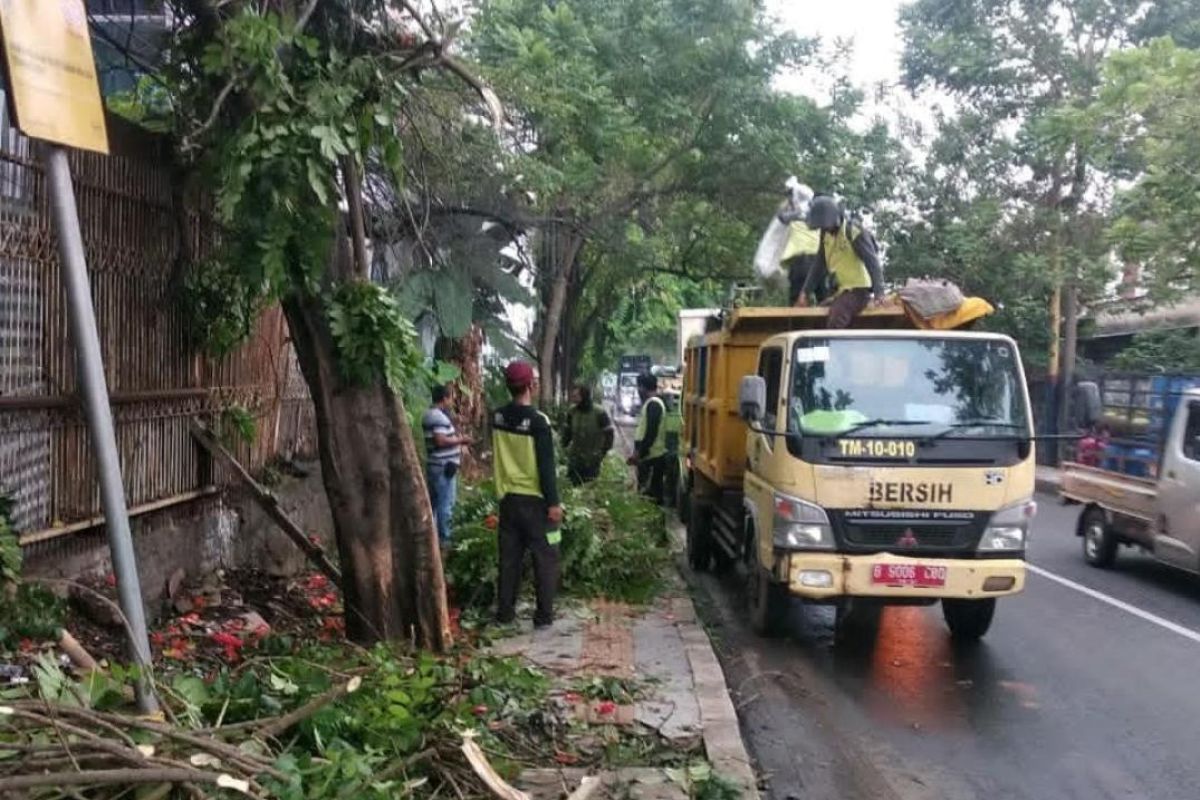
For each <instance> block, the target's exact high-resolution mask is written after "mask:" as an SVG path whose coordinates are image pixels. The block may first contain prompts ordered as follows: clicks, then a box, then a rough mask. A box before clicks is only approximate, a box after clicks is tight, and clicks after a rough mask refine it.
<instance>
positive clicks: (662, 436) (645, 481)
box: [628, 372, 667, 503]
mask: <svg viewBox="0 0 1200 800" xmlns="http://www.w3.org/2000/svg"><path fill="white" fill-rule="evenodd" d="M638 396H639V397H641V400H642V410H641V411H640V412H639V413H638V421H637V429H636V430H635V431H634V441H633V455H632V456H630V458H629V462H628V463H630V464H633V465H636V466H637V480H638V489H639V490H640V491H641V493H642V494H643V495H645V496H646V497H649V498H650V499H652V500H653V501H654V502H655V503H662V494H663V466H664V462H665V460H666V459H665V456H666V454H667V428H666V425H665V424H664V418H665V417H666V415H667V406H666V404H665V403H663V401H662V398H661V397H659V396H658V378H656V377H654V376H653V375H652V374H650V373H649V372H644V373H642V374H641V375H639V376H638Z"/></svg>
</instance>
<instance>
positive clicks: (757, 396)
mask: <svg viewBox="0 0 1200 800" xmlns="http://www.w3.org/2000/svg"><path fill="white" fill-rule="evenodd" d="M766 407H767V382H766V381H765V380H763V379H762V378H761V377H760V376H758V375H747V376H745V377H744V378H742V384H741V386H739V387H738V413H739V414H741V417H742V419H743V420H745V421H746V422H747V423H755V422H759V421H760V420H761V419H762V418H763V414H764V413H765V411H766Z"/></svg>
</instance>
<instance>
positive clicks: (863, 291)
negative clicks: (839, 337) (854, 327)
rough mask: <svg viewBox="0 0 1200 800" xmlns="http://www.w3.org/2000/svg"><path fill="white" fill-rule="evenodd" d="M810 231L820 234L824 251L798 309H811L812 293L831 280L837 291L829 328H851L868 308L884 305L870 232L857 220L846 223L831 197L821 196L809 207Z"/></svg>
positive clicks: (806, 283) (875, 247)
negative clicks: (830, 277)
mask: <svg viewBox="0 0 1200 800" xmlns="http://www.w3.org/2000/svg"><path fill="white" fill-rule="evenodd" d="M807 224H808V227H809V228H811V229H812V230H815V231H819V232H820V236H821V248H820V251H819V252H818V254H817V255H818V258H817V260H816V263H815V264H814V265H813V268H812V269H810V270H809V271H808V273H807V275H805V279H804V284H803V285H802V286H801V287H800V293H799V296H798V297H797V299H796V301H795V302H796V305H798V306H805V305H808V295H809V292H815V291H817V290H818V288H819V287H821V286H822V285H823V284H824V282H825V280H826V277H827V276H832V277H833V280H834V283H836V284H837V290H836V292H835V293H834V295H833V300H831V301H830V302H829V322H828V327H830V328H848V327H850V323H852V322H853V321H854V318H855V317H857V316H858V315H859V314H861V313H862V312H863V310H865V309H866V308H867V306H868V305H871V304H872V303H874V304H875V305H879V304H881V303H882V302H883V268H882V267H881V266H880V264H879V247H878V245H877V244H876V242H875V237H874V236H873V235H871V232H870V231H868V230H867V229H866V228H865V227H863V225H862V223H861V222H860V221H858V220H856V219H847V217H846V215H845V213H844V212H843V211H842V207H841V206H840V205H838V202H837V201H836V200H834V199H833V198H832V197H829V196H826V195H818V196H817V197H814V198H813V200H812V203H810V204H809V206H808V218H807Z"/></svg>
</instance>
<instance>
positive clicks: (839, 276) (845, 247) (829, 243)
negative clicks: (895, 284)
mask: <svg viewBox="0 0 1200 800" xmlns="http://www.w3.org/2000/svg"><path fill="white" fill-rule="evenodd" d="M860 235H862V229H861V228H858V227H856V226H853V225H851V224H850V223H849V222H843V223H842V227H841V229H840V230H838V232H837V233H836V234H834V235H833V236H830V235H829V234H827V233H826V234H822V235H821V243H822V245H823V246H824V248H825V266H826V268H827V269H828V270H829V272H830V273H832V274H833V277H834V280H836V281H837V293H838V294H841V293H842V292H845V291H848V290H850V289H870V288H871V273H870V272H868V271H867V265H866V264H864V263H863V260H862V259H861V258H859V257H858V253H855V252H854V240H855V239H857V238H858V237H859V236H860Z"/></svg>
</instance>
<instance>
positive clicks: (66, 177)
mask: <svg viewBox="0 0 1200 800" xmlns="http://www.w3.org/2000/svg"><path fill="white" fill-rule="evenodd" d="M42 161H43V163H44V164H45V165H46V183H47V186H48V187H49V193H50V211H51V215H52V216H53V218H54V231H55V233H56V234H57V237H58V259H59V263H60V265H61V267H62V276H63V290H64V292H65V293H66V296H67V316H68V318H69V320H70V324H71V340H72V341H73V342H74V343H75V364H76V367H77V369H78V372H79V392H80V395H81V396H82V400H83V411H84V416H85V417H86V418H87V423H88V433H89V434H90V437H91V440H92V451H93V453H94V454H95V457H96V473H97V478H98V479H99V481H100V500H101V502H102V504H103V506H104V522H105V527H106V528H107V529H108V549H109V552H110V553H111V555H112V562H113V573H114V574H115V575H116V578H117V594H118V596H119V598H120V601H121V611H122V612H123V613H124V614H125V618H126V619H127V620H128V622H129V629H130V634H131V635H132V637H133V639H132V641H130V642H129V647H130V650H131V653H130V655H132V656H133V660H134V663H136V664H137V665H138V666H139V667H141V668H143V669H146V668H148V667H149V666H150V640H149V637H148V636H147V634H146V613H145V609H144V608H143V606H142V586H141V579H140V578H139V577H138V571H137V557H136V556H135V555H134V552H133V535H132V533H131V532H130V530H129V510H128V509H127V508H126V506H125V486H124V484H123V482H122V480H121V459H120V457H119V456H118V454H117V436H116V432H115V430H114V428H113V419H112V409H111V408H110V407H109V404H108V382H107V381H106V380H105V377H104V361H103V358H102V356H101V353H100V334H99V332H98V330H97V328H96V311H95V309H94V308H92V289H91V285H90V282H89V281H88V274H87V259H86V257H85V256H84V251H83V236H82V235H81V234H80V227H79V212H78V210H77V209H76V206H75V189H74V187H73V186H72V185H71V168H70V165H69V164H68V163H67V151H66V150H64V149H63V148H61V147H57V146H55V145H52V144H47V143H43V144H42ZM147 677H148V676H146V675H143V676H142V678H141V679H140V680H139V681H138V682H137V686H136V687H135V688H136V691H137V701H138V708H139V710H141V711H142V713H145V714H152V713H155V712H157V711H158V703H157V701H156V700H155V698H154V693H153V692H152V691H151V690H150V687H149V684H148V682H147Z"/></svg>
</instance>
